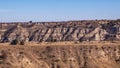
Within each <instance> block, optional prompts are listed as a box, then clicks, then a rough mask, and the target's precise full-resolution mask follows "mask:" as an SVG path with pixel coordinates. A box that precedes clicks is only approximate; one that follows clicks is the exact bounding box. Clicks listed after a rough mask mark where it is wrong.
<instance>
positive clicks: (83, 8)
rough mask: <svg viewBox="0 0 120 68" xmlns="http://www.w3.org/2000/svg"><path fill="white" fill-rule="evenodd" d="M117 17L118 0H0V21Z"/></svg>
mask: <svg viewBox="0 0 120 68" xmlns="http://www.w3.org/2000/svg"><path fill="white" fill-rule="evenodd" d="M119 18H120V0H0V22H27V21H30V20H32V21H34V22H45V21H69V20H95V19H119Z"/></svg>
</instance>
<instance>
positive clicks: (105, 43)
mask: <svg viewBox="0 0 120 68" xmlns="http://www.w3.org/2000/svg"><path fill="white" fill-rule="evenodd" d="M0 68H120V20H119V19H118V20H81V21H63V22H32V21H30V22H16V23H0Z"/></svg>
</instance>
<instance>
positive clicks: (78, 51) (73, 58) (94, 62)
mask: <svg viewBox="0 0 120 68" xmlns="http://www.w3.org/2000/svg"><path fill="white" fill-rule="evenodd" d="M0 68H120V46H119V45H115V46H112V45H107V46H102V45H101V46H96V45H95V46H94V45H93V46H88V45H86V46H36V47H35V46H32V47H30V46H24V47H23V46H15V47H10V46H8V47H1V50H0Z"/></svg>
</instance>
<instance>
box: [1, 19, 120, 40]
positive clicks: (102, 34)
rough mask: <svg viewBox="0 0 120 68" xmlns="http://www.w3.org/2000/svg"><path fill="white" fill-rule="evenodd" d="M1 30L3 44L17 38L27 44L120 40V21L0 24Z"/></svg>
mask: <svg viewBox="0 0 120 68" xmlns="http://www.w3.org/2000/svg"><path fill="white" fill-rule="evenodd" d="M0 28H1V29H0V40H1V42H11V41H12V40H14V39H16V38H17V39H19V40H24V41H27V42H30V41H35V42H52V41H56V42H57V41H81V42H82V41H109V40H120V21H119V20H83V21H67V22H37V23H0Z"/></svg>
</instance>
